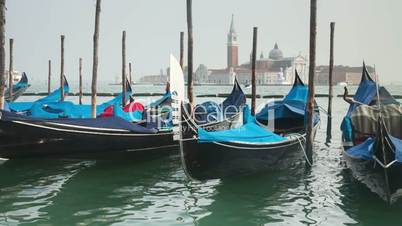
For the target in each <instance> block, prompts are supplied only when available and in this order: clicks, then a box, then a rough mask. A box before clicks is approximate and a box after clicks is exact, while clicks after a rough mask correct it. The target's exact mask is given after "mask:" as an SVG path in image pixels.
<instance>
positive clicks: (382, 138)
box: [341, 66, 402, 204]
mask: <svg viewBox="0 0 402 226" xmlns="http://www.w3.org/2000/svg"><path fill="white" fill-rule="evenodd" d="M346 91H347V89H345V97H344V98H345V100H348V99H347V97H346V94H347V92H346ZM348 102H349V103H350V107H349V110H348V112H347V114H346V116H345V117H344V119H343V122H342V126H341V130H342V140H343V157H344V159H345V162H346V165H347V167H348V168H349V169H350V170H351V172H352V175H353V176H354V177H355V178H356V179H357V180H358V181H360V182H361V183H362V184H364V185H366V186H367V187H368V188H369V189H370V190H371V191H372V192H374V193H376V194H377V195H378V196H379V197H380V198H381V199H383V200H384V201H386V202H387V203H389V204H392V203H394V202H396V201H397V200H398V198H400V197H401V196H402V180H401V178H402V131H401V130H402V125H401V122H402V107H401V106H400V103H399V102H398V101H396V100H395V99H394V98H393V97H392V95H391V94H390V93H389V92H388V91H387V90H386V89H385V88H384V87H379V86H378V84H377V83H376V82H375V81H373V79H372V78H371V76H370V74H369V73H368V71H367V69H366V67H365V66H363V73H362V80H361V82H360V85H359V88H358V89H357V91H356V94H355V95H354V98H353V100H350V99H349V100H348Z"/></svg>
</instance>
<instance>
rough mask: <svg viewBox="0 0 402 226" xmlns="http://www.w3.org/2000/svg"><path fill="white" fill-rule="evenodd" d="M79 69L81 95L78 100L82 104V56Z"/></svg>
mask: <svg viewBox="0 0 402 226" xmlns="http://www.w3.org/2000/svg"><path fill="white" fill-rule="evenodd" d="M78 68H79V69H78V71H79V76H80V77H79V89H80V91H79V92H80V93H79V97H78V102H79V103H80V104H82V58H81V57H80V59H79V67H78Z"/></svg>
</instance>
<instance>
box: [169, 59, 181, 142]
mask: <svg viewBox="0 0 402 226" xmlns="http://www.w3.org/2000/svg"><path fill="white" fill-rule="evenodd" d="M169 83H170V93H171V94H172V117H173V118H172V121H173V133H174V135H173V139H174V140H179V139H180V137H181V133H180V129H179V124H180V119H181V104H182V103H183V101H184V76H183V70H182V69H181V66H180V64H179V62H178V61H177V60H176V58H175V57H174V56H173V55H170V78H169Z"/></svg>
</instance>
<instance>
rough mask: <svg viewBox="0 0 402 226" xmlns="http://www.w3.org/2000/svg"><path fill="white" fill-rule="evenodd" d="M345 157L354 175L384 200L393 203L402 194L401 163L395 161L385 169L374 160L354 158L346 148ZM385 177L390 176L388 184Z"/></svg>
mask: <svg viewBox="0 0 402 226" xmlns="http://www.w3.org/2000/svg"><path fill="white" fill-rule="evenodd" d="M343 158H344V159H345V162H346V165H347V167H348V168H349V169H350V170H351V172H352V175H353V177H354V178H355V179H356V180H358V181H359V182H361V183H362V184H364V185H365V186H366V187H367V188H368V189H369V190H370V191H372V192H374V193H376V194H377V195H378V196H379V197H380V198H381V199H383V200H384V201H386V202H389V204H392V203H394V202H396V201H397V200H398V199H399V198H400V197H401V196H402V180H401V178H402V164H401V163H394V164H392V165H391V166H390V167H389V168H386V169H385V168H383V167H382V166H380V165H379V164H378V163H376V162H375V161H374V160H362V159H359V158H354V157H352V156H350V155H348V154H347V153H346V151H345V149H344V151H343ZM385 178H388V185H387V182H386V179H385Z"/></svg>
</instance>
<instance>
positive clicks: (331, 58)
mask: <svg viewBox="0 0 402 226" xmlns="http://www.w3.org/2000/svg"><path fill="white" fill-rule="evenodd" d="M330 29H331V35H330V53H329V75H328V77H329V78H328V82H329V84H328V112H327V113H328V117H327V143H331V139H332V98H333V92H334V90H333V78H332V77H333V70H334V33H335V22H331V24H330Z"/></svg>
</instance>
